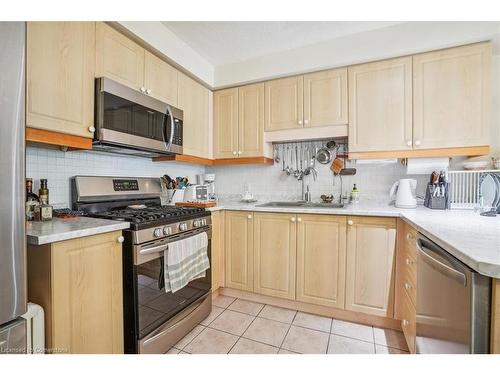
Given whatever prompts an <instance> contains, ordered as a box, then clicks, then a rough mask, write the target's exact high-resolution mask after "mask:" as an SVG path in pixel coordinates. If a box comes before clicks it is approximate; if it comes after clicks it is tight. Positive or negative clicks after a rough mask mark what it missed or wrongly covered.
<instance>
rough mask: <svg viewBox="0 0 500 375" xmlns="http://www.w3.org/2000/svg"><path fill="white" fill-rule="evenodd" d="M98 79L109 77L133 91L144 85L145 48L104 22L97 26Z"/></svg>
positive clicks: (98, 23)
mask: <svg viewBox="0 0 500 375" xmlns="http://www.w3.org/2000/svg"><path fill="white" fill-rule="evenodd" d="M96 68H97V74H96V76H97V77H101V76H105V77H109V78H111V79H113V80H115V81H117V82H120V83H122V84H124V85H126V86H129V87H131V88H133V89H136V90H139V89H140V88H141V87H143V85H144V48H142V47H141V46H139V45H138V44H137V43H135V42H133V41H132V40H130V39H128V38H127V37H126V36H124V35H122V34H120V33H119V32H118V31H116V30H115V29H113V28H112V27H110V26H108V25H106V24H105V23H102V22H97V24H96Z"/></svg>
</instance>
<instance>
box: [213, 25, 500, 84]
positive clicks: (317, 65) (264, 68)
mask: <svg viewBox="0 0 500 375" xmlns="http://www.w3.org/2000/svg"><path fill="white" fill-rule="evenodd" d="M498 34H500V23H499V22H406V23H402V24H397V25H394V26H389V27H384V28H381V29H376V30H371V31H366V32H361V33H357V34H352V35H348V36H345V37H341V38H336V39H333V40H330V41H327V42H321V43H317V44H314V45H310V46H306V47H301V48H296V49H292V50H288V51H284V52H280V53H275V54H271V55H267V56H262V57H259V58H255V59H251V60H247V61H243V62H239V63H233V64H228V65H221V66H216V67H215V82H214V86H215V87H217V88H221V87H225V86H230V85H236V84H241V83H247V82H252V81H258V80H265V79H269V78H275V77H279V76H286V75H291V74H298V73H304V72H309V71H314V70H321V69H328V68H333V67H339V66H346V65H352V64H358V63H362V62H366V61H373V60H380V59H385V58H389V57H395V56H402V55H408V54H414V53H418V52H425V51H429V50H432V49H440V48H446V47H451V46H456V45H461V44H467V43H473V42H478V41H482V40H488V39H491V38H494V37H495V36H497V37H498ZM496 53H498V51H497V52H496Z"/></svg>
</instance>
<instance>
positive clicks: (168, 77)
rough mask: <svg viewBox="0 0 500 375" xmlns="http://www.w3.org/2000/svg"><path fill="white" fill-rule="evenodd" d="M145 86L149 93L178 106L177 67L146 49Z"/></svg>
mask: <svg viewBox="0 0 500 375" xmlns="http://www.w3.org/2000/svg"><path fill="white" fill-rule="evenodd" d="M144 87H145V88H146V90H148V89H149V90H150V91H149V93H148V95H151V96H152V97H154V98H156V99H158V100H161V101H163V102H165V103H168V104H170V105H173V106H174V107H177V69H175V68H173V67H172V66H170V65H169V64H167V63H166V62H165V61H163V60H162V59H160V58H158V57H156V56H155V55H153V54H152V53H151V52H149V51H145V58H144Z"/></svg>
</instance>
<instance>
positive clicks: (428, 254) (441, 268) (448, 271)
mask: <svg viewBox="0 0 500 375" xmlns="http://www.w3.org/2000/svg"><path fill="white" fill-rule="evenodd" d="M417 246H418V250H419V254H420V255H422V260H423V261H424V262H426V263H427V264H428V265H430V266H431V267H432V268H434V269H435V270H437V271H438V272H440V273H442V274H443V275H445V276H448V277H450V278H452V279H454V280H455V281H457V282H458V283H460V284H462V285H463V286H467V276H466V275H465V274H464V273H463V272H460V271H459V270H456V269H455V268H453V267H450V266H448V265H447V264H444V263H443V262H440V261H439V260H438V259H436V258H435V257H433V256H432V254H433V251H432V249H430V248H428V247H427V246H425V245H424V243H423V242H422V241H421V240H418V241H417Z"/></svg>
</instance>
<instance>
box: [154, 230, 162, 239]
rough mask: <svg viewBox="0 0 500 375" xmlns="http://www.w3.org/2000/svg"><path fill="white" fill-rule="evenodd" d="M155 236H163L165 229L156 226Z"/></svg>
mask: <svg viewBox="0 0 500 375" xmlns="http://www.w3.org/2000/svg"><path fill="white" fill-rule="evenodd" d="M153 236H154V237H156V238H158V237H161V236H163V231H162V229H161V228H156V229H155V230H154V231H153Z"/></svg>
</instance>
